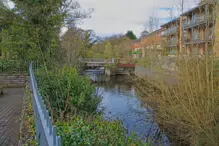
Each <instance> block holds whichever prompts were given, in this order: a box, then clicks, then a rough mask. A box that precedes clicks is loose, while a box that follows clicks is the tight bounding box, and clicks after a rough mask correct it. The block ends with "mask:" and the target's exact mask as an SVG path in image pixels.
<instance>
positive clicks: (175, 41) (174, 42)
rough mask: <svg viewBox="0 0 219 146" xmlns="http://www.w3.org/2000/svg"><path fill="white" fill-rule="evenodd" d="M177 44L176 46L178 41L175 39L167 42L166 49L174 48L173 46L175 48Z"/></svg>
mask: <svg viewBox="0 0 219 146" xmlns="http://www.w3.org/2000/svg"><path fill="white" fill-rule="evenodd" d="M177 44H178V39H176V38H174V39H171V40H168V41H167V42H166V46H167V47H174V46H177Z"/></svg>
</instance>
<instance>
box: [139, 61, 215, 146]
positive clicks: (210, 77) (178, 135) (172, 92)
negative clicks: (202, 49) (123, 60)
mask: <svg viewBox="0 0 219 146" xmlns="http://www.w3.org/2000/svg"><path fill="white" fill-rule="evenodd" d="M218 66H219V63H218V61H217V60H213V59H212V58H210V57H205V58H198V57H186V58H185V57H181V58H180V59H178V61H177V71H176V74H175V75H176V76H177V78H178V82H177V83H176V84H174V85H170V84H168V83H166V82H163V81H156V82H154V81H153V82H152V81H150V80H148V79H146V78H145V79H144V81H142V82H141V83H139V84H138V85H137V86H138V87H139V89H140V90H141V92H143V93H144V95H145V98H143V100H144V101H145V102H147V103H148V104H149V105H151V106H152V107H153V109H154V110H155V117H156V119H157V120H158V122H159V123H160V124H161V125H162V126H163V128H164V129H167V131H168V132H169V133H170V135H171V137H172V138H173V140H177V141H178V145H194V146H196V145H197V146H199V145H206V146H216V145H218V144H219V139H218V137H219V124H218V122H219V94H218V89H219V85H218V80H219V79H218V68H219V67H218ZM151 86H153V87H154V88H151Z"/></svg>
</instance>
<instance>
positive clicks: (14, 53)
mask: <svg viewBox="0 0 219 146" xmlns="http://www.w3.org/2000/svg"><path fill="white" fill-rule="evenodd" d="M35 33H36V31H35V29H33V28H32V27H31V26H30V25H28V24H24V25H23V26H22V25H18V24H17V22H13V23H12V24H11V25H10V26H9V28H7V29H4V30H3V31H2V34H1V35H2V42H1V47H2V48H4V51H6V53H7V54H8V56H5V57H6V58H13V59H17V60H21V61H25V60H29V61H30V60H36V58H37V57H38V56H39V54H40V49H39V47H38V45H37V43H36V42H35V37H32V36H33V35H34V34H35Z"/></svg>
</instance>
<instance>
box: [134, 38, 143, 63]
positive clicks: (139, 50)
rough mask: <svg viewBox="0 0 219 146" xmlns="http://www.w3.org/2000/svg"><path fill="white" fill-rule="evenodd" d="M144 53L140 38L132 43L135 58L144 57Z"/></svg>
mask: <svg viewBox="0 0 219 146" xmlns="http://www.w3.org/2000/svg"><path fill="white" fill-rule="evenodd" d="M142 53H143V51H142V45H141V42H140V40H135V41H134V42H133V43H132V52H131V54H133V58H134V59H138V58H141V57H143V56H144V54H142Z"/></svg>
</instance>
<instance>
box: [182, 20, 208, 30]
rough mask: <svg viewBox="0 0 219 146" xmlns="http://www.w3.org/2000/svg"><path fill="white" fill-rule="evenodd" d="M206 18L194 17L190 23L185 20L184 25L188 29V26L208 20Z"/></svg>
mask: <svg viewBox="0 0 219 146" xmlns="http://www.w3.org/2000/svg"><path fill="white" fill-rule="evenodd" d="M205 18H206V17H198V18H193V19H192V20H191V21H190V22H189V23H188V22H183V27H184V29H187V28H191V27H194V26H196V25H199V24H202V23H205V22H206V20H205Z"/></svg>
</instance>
